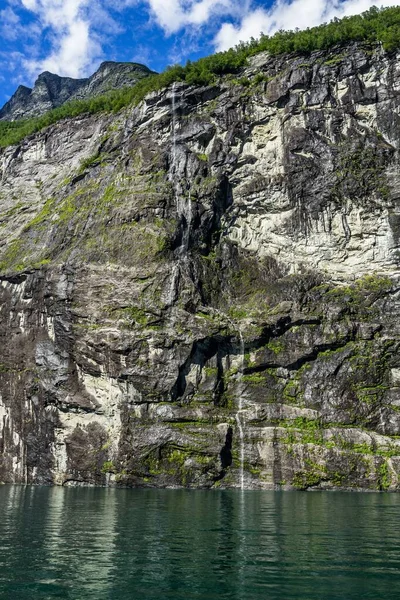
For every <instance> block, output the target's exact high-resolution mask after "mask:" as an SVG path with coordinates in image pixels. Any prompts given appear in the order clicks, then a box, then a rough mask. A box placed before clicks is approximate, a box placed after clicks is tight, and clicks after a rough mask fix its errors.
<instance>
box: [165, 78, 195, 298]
mask: <svg viewBox="0 0 400 600" xmlns="http://www.w3.org/2000/svg"><path fill="white" fill-rule="evenodd" d="M171 111H172V115H171V122H172V132H171V133H172V169H171V171H172V173H171V175H172V182H173V185H174V194H175V206H176V214H177V217H178V220H180V222H181V226H182V237H181V244H180V246H179V248H178V251H177V255H178V261H177V262H176V264H175V265H174V267H173V269H172V273H171V283H170V286H169V291H168V297H167V303H168V305H169V306H172V304H173V303H174V302H175V299H176V286H177V284H179V278H180V275H181V267H182V263H184V262H186V260H187V254H188V250H189V243H190V228H191V222H192V198H191V192H190V185H189V183H188V184H187V186H185V188H186V189H184V190H183V191H182V189H181V186H180V184H179V181H178V176H177V173H178V165H177V142H176V131H177V118H176V117H177V102H176V82H174V83H173V84H172V96H171Z"/></svg>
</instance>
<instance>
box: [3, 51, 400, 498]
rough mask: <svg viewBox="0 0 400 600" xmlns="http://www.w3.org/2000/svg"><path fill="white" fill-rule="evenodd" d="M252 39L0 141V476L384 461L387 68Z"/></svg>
mask: <svg viewBox="0 0 400 600" xmlns="http://www.w3.org/2000/svg"><path fill="white" fill-rule="evenodd" d="M399 64H400V63H399V55H398V54H393V53H392V54H387V53H385V52H384V51H383V50H382V48H381V47H380V46H379V45H376V46H373V47H371V46H364V45H362V44H352V45H349V46H348V47H347V48H340V49H339V50H334V51H326V52H314V53H313V54H311V55H308V56H296V55H295V56H289V57H288V56H282V57H277V58H276V57H275V58H273V57H271V56H269V55H267V54H259V55H257V56H256V57H254V58H253V59H252V60H251V63H250V65H249V66H248V67H247V68H246V69H245V70H244V71H243V72H242V73H240V74H239V75H232V76H227V77H224V78H221V79H220V80H219V82H217V83H214V84H212V85H210V86H203V87H194V86H188V85H186V84H182V83H176V84H174V85H173V86H171V87H169V88H168V89H164V90H162V91H161V92H157V93H153V94H150V95H148V96H147V97H146V99H145V101H144V102H143V103H142V104H140V105H139V106H138V107H131V108H129V109H127V110H124V111H122V112H121V113H119V114H118V115H106V114H104V113H103V114H99V115H94V116H93V115H92V116H83V117H79V118H76V119H70V120H64V121H62V122H60V123H57V124H55V125H53V126H51V127H49V128H48V129H46V130H45V131H43V132H41V133H38V134H36V135H34V136H31V137H30V138H29V139H26V140H25V141H23V142H22V143H21V144H19V145H18V146H14V147H10V148H7V149H4V150H2V151H1V153H0V161H1V168H2V180H1V187H0V202H1V214H0V272H1V275H0V280H1V287H0V298H1V304H0V306H1V311H0V342H1V343H0V348H1V350H0V394H1V398H0V432H1V433H0V452H1V454H0V480H3V481H8V482H18V483H48V484H51V483H55V484H60V485H119V486H143V487H146V486H158V487H176V486H185V487H206V488H214V487H242V486H243V487H246V488H261V489H275V488H283V489H288V488H296V489H316V488H317V489H338V488H340V489H375V490H376V489H380V490H392V491H397V490H398V489H399V473H400V442H399V436H400V412H399V410H400V409H399V407H400V359H399V353H398V349H399V341H400V331H399V319H398V314H399V312H400V299H399V295H400V285H399V279H400V278H399V218H400V217H399V215H400V204H399V201H400V178H399V175H398V162H399V143H400V121H399V116H398V114H399V102H400V100H399V94H400V83H399V82H400V66H399Z"/></svg>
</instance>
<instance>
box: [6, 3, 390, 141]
mask: <svg viewBox="0 0 400 600" xmlns="http://www.w3.org/2000/svg"><path fill="white" fill-rule="evenodd" d="M354 41H360V42H366V43H376V42H380V43H382V45H383V48H384V49H385V50H386V51H392V50H395V49H397V48H400V7H392V8H381V9H378V8H376V7H373V8H371V9H370V10H368V11H366V12H364V13H362V14H361V15H355V16H352V17H344V18H343V19H341V20H339V19H335V20H333V21H331V22H330V23H326V24H323V25H319V26H318V27H312V28H310V29H306V30H304V31H278V32H277V33H275V34H274V35H273V36H271V37H269V36H267V35H263V34H262V35H261V37H260V38H259V39H258V40H255V39H252V40H250V42H248V43H240V44H239V45H238V46H236V48H232V49H231V50H227V51H226V52H219V53H217V54H213V55H211V56H208V57H205V58H201V59H200V60H198V61H196V62H190V61H189V62H188V63H187V64H186V66H185V67H181V66H179V65H178V66H174V67H170V68H168V69H167V70H166V71H164V72H163V73H160V74H157V75H150V76H149V77H145V78H144V79H141V80H140V81H139V82H138V83H136V85H134V86H133V87H128V88H123V89H121V90H113V91H111V92H108V93H107V94H105V95H103V96H98V97H96V98H91V99H88V100H79V101H74V102H68V103H66V104H64V105H63V106H61V107H59V108H55V109H54V110H51V111H49V112H47V113H45V114H44V115H41V116H40V117H34V118H31V119H26V120H25V119H23V120H18V121H12V122H10V121H0V147H3V148H4V147H6V146H10V145H12V144H17V143H18V142H20V141H21V140H22V139H24V138H25V137H27V136H28V135H31V134H33V133H36V132H38V131H41V130H42V129H44V128H45V127H48V126H49V125H52V124H53V123H56V122H57V121H60V120H61V119H64V118H71V117H77V116H79V115H81V114H95V113H98V112H118V111H119V110H121V109H122V108H124V107H125V106H129V105H132V104H133V105H136V104H138V103H139V102H140V101H141V100H143V98H144V97H145V96H146V95H147V94H148V93H150V92H153V91H158V90H160V89H162V88H165V87H168V86H169V85H171V84H172V83H174V82H177V81H181V82H185V83H187V84H192V85H208V84H211V83H213V82H214V81H215V80H216V79H217V78H218V77H219V76H221V75H224V74H227V73H236V72H238V71H239V70H240V68H241V67H243V66H245V65H246V63H247V59H248V58H249V57H250V56H254V55H255V54H257V53H259V52H263V51H268V52H269V53H271V54H272V55H279V54H284V53H291V52H299V53H302V54H307V53H310V52H312V51H313V50H327V49H329V48H332V47H334V46H336V45H338V44H345V43H348V42H354Z"/></svg>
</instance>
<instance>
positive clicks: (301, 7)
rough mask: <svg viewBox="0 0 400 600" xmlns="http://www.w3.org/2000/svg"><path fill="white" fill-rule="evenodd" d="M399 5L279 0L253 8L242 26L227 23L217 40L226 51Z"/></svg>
mask: <svg viewBox="0 0 400 600" xmlns="http://www.w3.org/2000/svg"><path fill="white" fill-rule="evenodd" d="M376 4H378V5H379V6H384V7H386V6H396V5H397V4H398V2H396V1H395V2H393V1H390V0H379V1H378V2H377V1H376V0H277V1H276V2H274V3H273V4H272V6H271V7H270V8H269V9H264V8H256V7H255V8H253V9H250V10H249V11H248V12H247V14H246V15H245V16H244V17H243V19H242V20H241V22H240V24H239V25H233V24H232V23H224V24H223V25H222V27H221V28H220V30H219V32H218V34H217V36H216V38H215V47H216V49H217V50H226V49H228V48H231V47H232V46H235V45H236V44H238V43H239V42H240V41H243V42H246V41H247V40H249V39H250V38H251V37H254V38H257V37H259V35H260V33H261V32H263V33H265V34H268V35H269V34H272V33H274V32H275V31H278V30H279V29H295V28H296V27H298V28H299V29H305V28H306V27H313V26H315V25H319V24H321V23H324V22H327V21H330V20H331V19H333V18H334V17H338V18H341V17H344V16H348V15H354V14H358V13H361V12H363V11H365V10H368V9H369V8H371V7H372V6H374V5H376Z"/></svg>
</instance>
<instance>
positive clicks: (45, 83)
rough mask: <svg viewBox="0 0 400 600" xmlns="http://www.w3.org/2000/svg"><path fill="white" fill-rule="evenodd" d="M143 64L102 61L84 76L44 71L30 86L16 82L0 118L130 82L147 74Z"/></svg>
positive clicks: (39, 111)
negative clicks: (16, 85)
mask: <svg viewBox="0 0 400 600" xmlns="http://www.w3.org/2000/svg"><path fill="white" fill-rule="evenodd" d="M152 73H153V71H151V70H150V69H149V68H148V67H146V66H145V65H141V64H138V63H129V62H111V61H107V62H103V63H102V64H101V65H100V67H99V69H98V70H97V71H96V72H95V73H94V74H93V75H91V76H90V77H88V78H85V79H73V78H71V77H60V76H59V75H54V74H53V73H49V72H48V71H45V72H44V73H41V75H39V77H38V78H37V80H36V82H35V85H34V86H33V89H31V88H29V87H26V86H23V85H20V86H19V87H18V89H17V91H16V92H15V94H14V95H13V96H12V97H11V98H10V100H9V101H8V102H6V104H5V105H4V106H3V108H2V109H0V120H2V121H15V120H16V119H24V118H28V117H35V116H38V115H41V114H43V113H44V112H46V111H48V110H51V109H52V108H56V107H57V106H61V105H62V104H64V103H65V102H68V101H70V100H82V99H85V98H90V97H93V96H99V95H100V94H104V92H107V91H108V90H111V89H117V88H122V87H125V86H128V85H133V84H135V83H136V82H137V81H139V79H143V77H147V76H148V75H151V74H152Z"/></svg>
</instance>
